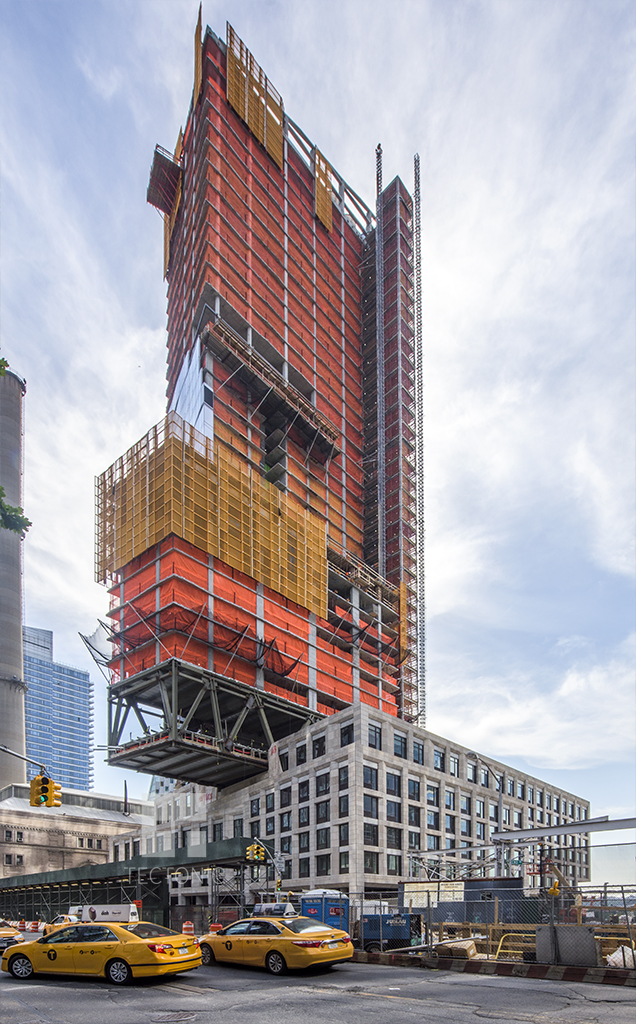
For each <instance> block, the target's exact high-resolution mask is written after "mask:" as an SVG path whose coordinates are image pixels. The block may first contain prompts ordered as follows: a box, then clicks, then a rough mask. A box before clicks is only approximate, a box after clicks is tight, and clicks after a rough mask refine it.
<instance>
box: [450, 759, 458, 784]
mask: <svg viewBox="0 0 636 1024" xmlns="http://www.w3.org/2000/svg"><path fill="white" fill-rule="evenodd" d="M448 770H449V772H450V774H451V775H454V776H455V778H456V779H458V778H459V758H458V757H457V755H456V754H451V756H450V757H449V759H448Z"/></svg>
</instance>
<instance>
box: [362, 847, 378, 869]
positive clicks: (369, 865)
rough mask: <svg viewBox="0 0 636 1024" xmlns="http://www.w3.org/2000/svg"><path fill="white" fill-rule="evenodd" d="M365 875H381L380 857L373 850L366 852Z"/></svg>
mask: <svg viewBox="0 0 636 1024" xmlns="http://www.w3.org/2000/svg"><path fill="white" fill-rule="evenodd" d="M364 873H365V874H366V875H378V874H379V873H380V855H379V854H377V853H375V852H374V851H373V850H365V851H364Z"/></svg>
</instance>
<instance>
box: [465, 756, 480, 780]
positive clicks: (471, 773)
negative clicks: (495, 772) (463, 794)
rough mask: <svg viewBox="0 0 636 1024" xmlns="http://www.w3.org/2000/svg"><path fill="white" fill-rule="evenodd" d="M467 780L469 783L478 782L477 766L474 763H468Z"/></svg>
mask: <svg viewBox="0 0 636 1024" xmlns="http://www.w3.org/2000/svg"><path fill="white" fill-rule="evenodd" d="M466 778H467V780H468V782H477V765H476V764H475V763H474V762H473V761H467V762H466Z"/></svg>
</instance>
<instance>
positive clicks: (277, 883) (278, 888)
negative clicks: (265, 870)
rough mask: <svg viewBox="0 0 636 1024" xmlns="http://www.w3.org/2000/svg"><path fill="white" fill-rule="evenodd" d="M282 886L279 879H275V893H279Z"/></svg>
mask: <svg viewBox="0 0 636 1024" xmlns="http://www.w3.org/2000/svg"><path fill="white" fill-rule="evenodd" d="M282 884H283V883H282V882H281V880H280V878H277V879H276V892H280V890H281V888H282Z"/></svg>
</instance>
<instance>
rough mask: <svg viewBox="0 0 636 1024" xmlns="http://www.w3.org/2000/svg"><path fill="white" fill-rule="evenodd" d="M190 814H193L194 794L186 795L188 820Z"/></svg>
mask: <svg viewBox="0 0 636 1024" xmlns="http://www.w3.org/2000/svg"><path fill="white" fill-rule="evenodd" d="M189 814H192V793H186V795H185V815H186V818H187V816H188V815H189Z"/></svg>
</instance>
